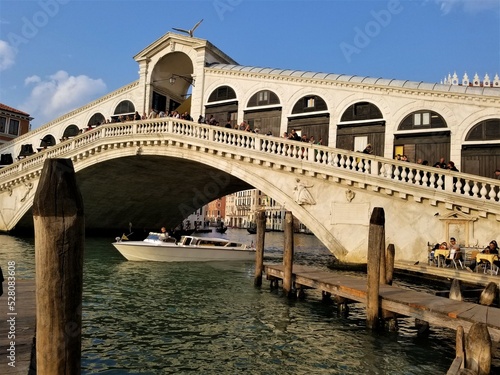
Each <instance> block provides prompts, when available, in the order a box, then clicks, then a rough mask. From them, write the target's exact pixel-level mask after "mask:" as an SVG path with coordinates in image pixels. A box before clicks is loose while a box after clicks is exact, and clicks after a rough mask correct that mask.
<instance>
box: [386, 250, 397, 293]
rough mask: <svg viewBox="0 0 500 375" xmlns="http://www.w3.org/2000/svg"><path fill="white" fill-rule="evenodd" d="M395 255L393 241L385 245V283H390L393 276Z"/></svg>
mask: <svg viewBox="0 0 500 375" xmlns="http://www.w3.org/2000/svg"><path fill="white" fill-rule="evenodd" d="M395 256H396V249H395V247H394V244H393V243H390V244H389V245H388V246H387V250H386V251H385V282H386V284H387V285H392V278H393V277H394V258H395Z"/></svg>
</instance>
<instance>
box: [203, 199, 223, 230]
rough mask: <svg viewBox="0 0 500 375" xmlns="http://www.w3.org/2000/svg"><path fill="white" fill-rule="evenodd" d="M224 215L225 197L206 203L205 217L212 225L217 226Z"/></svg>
mask: <svg viewBox="0 0 500 375" xmlns="http://www.w3.org/2000/svg"><path fill="white" fill-rule="evenodd" d="M225 217H226V197H222V198H219V199H216V200H214V201H212V202H210V203H209V204H208V205H207V214H206V218H207V220H208V221H209V222H210V225H212V226H219V225H220V223H221V221H222V222H223V221H224V218H225Z"/></svg>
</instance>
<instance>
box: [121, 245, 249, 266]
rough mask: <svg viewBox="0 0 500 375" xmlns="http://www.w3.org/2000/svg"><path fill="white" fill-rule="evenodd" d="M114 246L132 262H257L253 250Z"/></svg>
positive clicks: (174, 246)
mask: <svg viewBox="0 0 500 375" xmlns="http://www.w3.org/2000/svg"><path fill="white" fill-rule="evenodd" d="M113 246H114V247H115V248H116V249H117V250H118V251H119V252H120V254H122V255H123V256H124V257H125V259H127V260H130V261H152V262H209V261H237V260H238V261H252V260H255V250H252V249H239V248H230V247H227V248H226V247H221V248H213V246H210V247H208V246H205V247H202V246H179V245H175V244H149V243H145V242H142V241H137V242H136V241H122V242H114V243H113Z"/></svg>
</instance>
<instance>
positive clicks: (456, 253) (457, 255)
mask: <svg viewBox="0 0 500 375" xmlns="http://www.w3.org/2000/svg"><path fill="white" fill-rule="evenodd" d="M452 259H455V260H460V261H461V260H462V252H461V251H460V246H458V244H457V240H456V239H455V237H451V238H450V254H449V255H448V257H447V258H446V266H449V265H450V264H451V261H452Z"/></svg>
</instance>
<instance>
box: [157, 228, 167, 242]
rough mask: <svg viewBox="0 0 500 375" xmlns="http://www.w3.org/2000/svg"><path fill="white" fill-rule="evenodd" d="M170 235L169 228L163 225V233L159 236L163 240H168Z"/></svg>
mask: <svg viewBox="0 0 500 375" xmlns="http://www.w3.org/2000/svg"><path fill="white" fill-rule="evenodd" d="M168 237H169V235H168V232H167V229H166V228H165V227H161V233H160V235H159V236H158V238H159V239H160V240H161V241H166V240H167V238H168Z"/></svg>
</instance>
